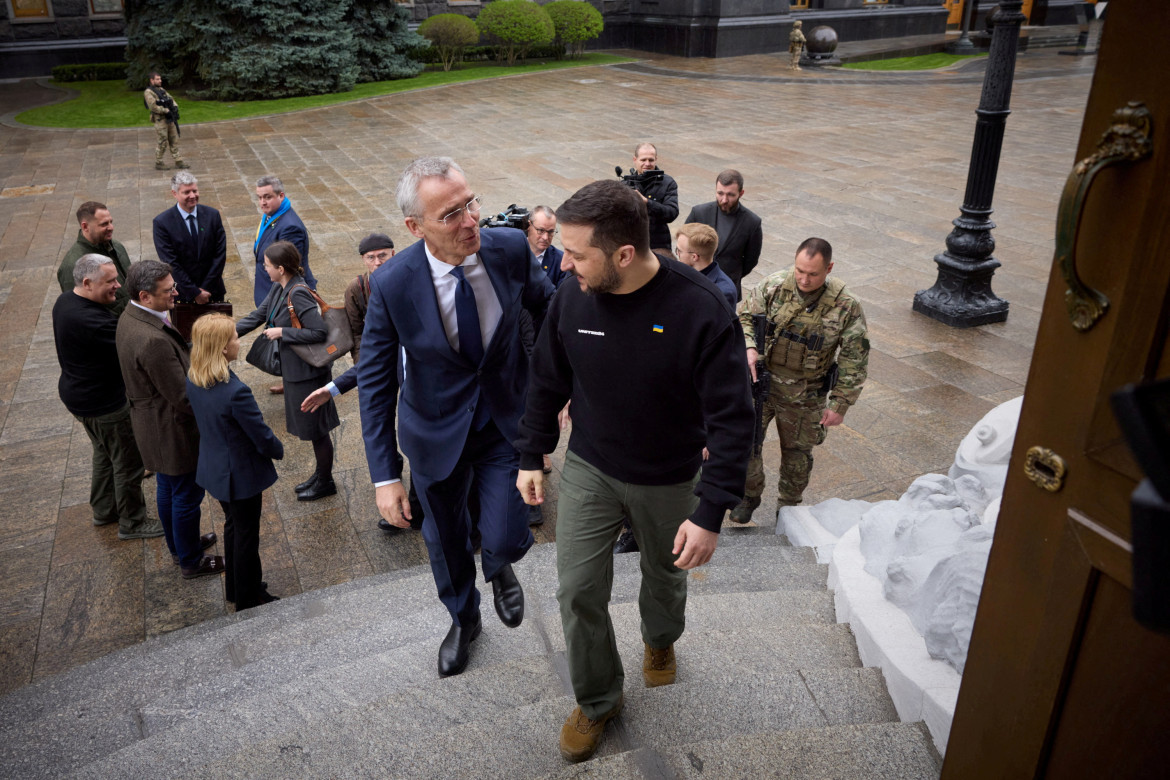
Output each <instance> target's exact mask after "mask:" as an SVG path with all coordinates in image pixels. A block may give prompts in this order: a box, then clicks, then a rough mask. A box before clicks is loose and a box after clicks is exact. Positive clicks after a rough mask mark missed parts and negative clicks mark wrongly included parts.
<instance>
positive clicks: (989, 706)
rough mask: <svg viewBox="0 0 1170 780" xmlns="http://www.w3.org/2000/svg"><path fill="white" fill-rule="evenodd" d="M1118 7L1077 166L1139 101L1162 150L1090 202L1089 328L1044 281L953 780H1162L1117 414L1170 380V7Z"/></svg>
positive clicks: (1163, 648) (1112, 176) (1129, 123)
mask: <svg viewBox="0 0 1170 780" xmlns="http://www.w3.org/2000/svg"><path fill="white" fill-rule="evenodd" d="M1110 5H1111V8H1110V16H1109V18H1108V20H1107V22H1106V24H1105V27H1104V29H1103V35H1102V41H1101V48H1100V54H1099V55H1098V62H1097V67H1096V72H1095V75H1094V78H1093V84H1092V92H1091V94H1090V97H1089V102H1088V107H1087V109H1086V114H1085V120H1084V125H1083V127H1082V130H1081V139H1080V143H1079V146H1078V149H1077V157H1076V159H1077V160H1085V158H1088V157H1089V156H1090V155H1092V154H1094V152H1095V151H1098V150H1099V148H1100V147H1099V146H1098V143H1099V141H1100V140H1101V138H1102V135H1103V134H1104V133H1105V132H1106V130H1107V129H1109V128H1110V127H1111V125H1116V127H1117V130H1118V132H1117V134H1115V136H1114V140H1115V141H1117V142H1118V144H1119V146H1118V148H1122V147H1124V146H1125V144H1124V143H1122V141H1123V140H1124V139H1123V138H1122V136H1125V135H1127V134H1128V135H1129V137H1130V138H1131V140H1132V137H1133V135H1134V132H1136V130H1135V128H1137V126H1139V125H1141V124H1142V121H1143V120H1142V119H1141V109H1140V108H1139V107H1136V106H1131V107H1130V108H1129V109H1127V112H1128V113H1126V112H1123V113H1122V114H1119V115H1117V116H1115V112H1116V111H1117V110H1118V109H1124V108H1125V107H1126V105H1127V103H1129V102H1130V101H1139V102H1140V103H1142V104H1144V108H1145V109H1146V110H1148V112H1149V114H1148V129H1149V139H1150V141H1151V142H1152V144H1151V146H1150V151H1149V153H1148V154H1147V155H1146V156H1144V157H1143V158H1142V159H1139V160H1136V161H1131V162H1126V163H1118V164H1115V165H1109V166H1107V167H1104V168H1102V169H1101V171H1100V172H1099V173H1097V175H1096V176H1095V177H1094V181H1093V183H1092V184H1091V186H1090V188H1089V190H1088V192H1087V196H1086V197H1085V198H1084V211H1083V215H1082V217H1081V220H1080V224H1079V228H1078V230H1077V231H1076V240H1075V243H1074V244H1072V246H1073V247H1074V251H1073V257H1074V258H1075V268H1076V274H1077V278H1079V280H1080V281H1081V282H1082V283H1083V284H1084V285H1085V286H1086V287H1087V288H1092V289H1095V290H1096V291H1099V293H1100V294H1101V295H1103V296H1104V298H1106V299H1107V300H1108V307H1107V308H1106V309H1105V311H1104V314H1103V316H1101V317H1100V318H1099V319H1098V320H1097V321H1096V322H1095V323H1094V324H1092V325H1091V327H1088V328H1087V329H1083V330H1079V329H1077V328H1076V327H1074V325H1073V323H1072V320H1071V318H1070V313H1069V308H1068V306H1067V305H1066V290H1068V289H1069V283H1068V282H1067V281H1066V278H1065V276H1064V274H1063V273H1062V270H1061V267H1060V266H1059V265H1058V264H1056V263H1054V267H1053V269H1052V275H1051V278H1050V280H1049V286H1048V292H1047V296H1046V299H1045V305H1044V313H1043V317H1042V319H1041V322H1040V326H1039V332H1038V335H1037V339H1036V349H1035V352H1034V356H1033V361H1032V367H1031V372H1030V374H1029V377H1028V385H1027V389H1026V391H1025V394H1024V406H1023V411H1022V414H1021V418H1020V425H1019V428H1018V431H1017V433H1016V439H1015V447H1014V450H1013V452H1012V460H1011V466H1010V469H1009V472H1008V481H1007V484H1006V486H1005V490H1004V498H1003V506H1002V510H1001V512H1000V516H999V523H998V526H997V530H996V536H995V542H994V545H993V547H992V550H991V556H990V559H989V561H988V566H987V574H986V578H985V580H984V584H983V593H982V597H981V600H980V603H979V609H978V613H977V616H976V620H975V627H974V631H973V634H972V639H971V650H970V655H969V657H968V661H967V666H966V671H965V673H964V675H963V683H962V688H961V689H960V692H959V698H958V704H957V709H956V713H955V719H954V724H953V727H952V730H951V735H950V739H949V742H948V747H947V755H946V760H945V763H944V767H943V773H942V775H943V777H944V778H979V779H980V780H983V778H1030V777H1053V778H1081V777H1085V778H1110V779H1112V778H1131V777H1132V778H1139V777H1141V778H1149V777H1166V776H1170V637H1167V636H1165V635H1162V634H1158V633H1155V632H1153V631H1150V630H1147V629H1146V628H1144V627H1143V626H1141V625H1140V624H1138V623H1137V622H1136V621H1135V620H1134V618H1133V617H1132V611H1131V610H1132V604H1131V591H1130V589H1131V587H1132V572H1131V555H1130V549H1131V548H1130V543H1129V540H1130V538H1131V535H1130V516H1129V496H1130V493H1131V491H1132V490H1133V488H1134V487H1135V485H1136V483H1137V481H1138V480H1139V479H1140V477H1141V474H1140V470H1139V469H1138V467H1137V465H1136V463H1135V462H1134V461H1133V459H1132V458H1131V456H1130V454H1129V452H1128V450H1127V448H1126V447H1125V445H1124V443H1123V442H1122V439H1121V436H1120V433H1119V430H1118V427H1117V424H1116V422H1115V421H1114V418H1113V415H1112V414H1111V411H1110V408H1109V395H1110V393H1111V392H1113V391H1114V390H1115V389H1117V388H1119V387H1120V386H1122V385H1124V384H1126V383H1129V382H1139V381H1142V380H1148V379H1154V378H1160V377H1166V376H1170V349H1168V348H1167V331H1168V320H1170V186H1168V185H1167V182H1170V86H1168V84H1167V74H1170V47H1167V46H1166V45H1165V40H1164V36H1165V31H1166V30H1168V29H1170V3H1166V2H1132V1H1131V2H1116V3H1111V4H1110ZM1137 129H1140V128H1137ZM1009 132H1010V120H1009ZM1102 154H1105V155H1106V156H1108V150H1106V151H1105V152H1102ZM1073 162H1074V161H1073V160H1069V167H1070V169H1071V168H1072V165H1073ZM1092 163H1093V161H1092V160H1090V161H1089V164H1088V165H1087V166H1086V169H1091V168H1092V167H1093V165H1092ZM1066 191H1067V188H1066ZM1067 214H1068V212H1067V211H1064V210H1062V215H1061V217H1060V218H1059V219H1061V220H1063V219H1065V218H1066V215H1067ZM1058 243H1060V242H1059V241H1058ZM1057 254H1058V256H1059V255H1060V254H1061V250H1060V248H1059V247H1058V251H1057ZM1000 259H1001V260H1003V262H1004V263H1005V265H1010V263H1011V257H1010V253H1009V252H1004V255H1003V256H1002V257H1001V258H1000ZM1009 297H1010V296H1009ZM1033 448H1043V449H1046V450H1048V451H1050V452H1051V453H1054V455H1055V456H1056V457H1055V458H1051V459H1048V458H1047V457H1042V458H1041V462H1040V465H1039V466H1038V467H1035V468H1033V469H1032V470H1031V473H1032V474H1033V475H1035V476H1036V478H1037V479H1038V480H1040V481H1041V482H1043V481H1045V480H1046V479H1049V480H1051V479H1052V478H1054V477H1055V476H1056V475H1057V472H1060V471H1061V470H1062V464H1063V472H1064V473H1063V477H1062V480H1061V485H1060V487H1059V489H1058V490H1057V491H1055V492H1052V491H1050V490H1047V489H1044V488H1043V487H1041V486H1039V485H1038V484H1036V483H1034V482H1033V481H1032V479H1031V478H1030V477H1029V476H1028V473H1027V471H1026V456H1027V454H1028V453H1029V451H1031V452H1032V453H1033V457H1036V454H1037V453H1039V454H1040V455H1043V452H1042V451H1041V450H1039V449H1033ZM1057 458H1058V459H1059V460H1058V459H1057ZM1045 462H1047V464H1048V465H1044V463H1045Z"/></svg>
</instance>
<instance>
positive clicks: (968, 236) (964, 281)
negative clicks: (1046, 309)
mask: <svg viewBox="0 0 1170 780" xmlns="http://www.w3.org/2000/svg"><path fill="white" fill-rule="evenodd" d="M1022 5H1023V0H1002V1H1001V2H1000V4H999V10H998V12H997V13H996V15H995V29H994V30H993V31H992V34H991V52H990V54H989V56H988V58H987V70H986V72H985V73H984V76H983V94H982V95H981V97H980V99H979V108H977V109H976V110H975V114H976V116H977V117H978V119H977V120H976V121H975V140H974V142H973V144H972V146H971V163H970V165H969V166H968V168H967V192H966V194H965V195H964V196H963V205H962V206H960V207H959V212H960V213H959V217H958V219H956V220H955V221H954V222H952V223H951V224H953V225H954V226H955V229H954V230H952V231H951V233H950V235H948V236H947V239H946V245H947V250H946V251H945V252H943V253H942V254H939V255H935V258H934V262H935V263H936V264H938V280H937V281H936V282H935V283H934V286H933V287H931V288H930V289H929V290H919V291H918V292H917V293H915V295H914V311H917V312H921V313H922V314H925V315H926V316H928V317H931V318H933V319H936V320H938V321H939V322H943V323H946V324H947V325H952V326H954V327H957V328H970V327H973V326H975V325H986V324H988V323H991V322H1003V321H1004V320H1006V319H1007V313H1008V302H1007V301H1005V300H1003V299H1002V298H999V297H997V296H996V295H995V293H993V292H992V291H991V277H992V275H994V274H995V269H996V268H999V265H1000V263H999V261H998V260H996V259H995V258H994V257H992V256H991V253H992V252H994V251H995V239H994V238H992V236H991V231H992V229H993V228H994V227H995V223H994V222H992V221H991V219H990V217H991V211H992V209H991V199H992V196H993V195H994V194H995V177H996V174H997V173H998V171H999V153H1000V150H1001V149H1002V148H1003V133H1004V125H1005V123H1006V121H1007V117H1008V114H1010V113H1011V109H1010V108H1009V105H1010V103H1011V96H1012V79H1013V78H1014V76H1015V71H1016V47H1017V45H1018V43H1019V35H1020V24H1021V23H1023V21H1024V19H1025V17H1024V15H1023V14H1022V13H1020V6H1022Z"/></svg>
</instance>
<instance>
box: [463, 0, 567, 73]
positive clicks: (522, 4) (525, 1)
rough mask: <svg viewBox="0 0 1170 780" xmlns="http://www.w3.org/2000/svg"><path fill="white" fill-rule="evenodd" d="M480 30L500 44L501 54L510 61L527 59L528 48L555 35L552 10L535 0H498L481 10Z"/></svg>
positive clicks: (545, 41)
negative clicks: (548, 10) (545, 8)
mask: <svg viewBox="0 0 1170 780" xmlns="http://www.w3.org/2000/svg"><path fill="white" fill-rule="evenodd" d="M475 24H476V26H478V27H479V31H480V32H481V33H483V34H484V36H485V37H486V38H487V39H488V40H489V41H491V42H493V43H498V44H499V46H500V55H501V57H502V58H503V59H505V60H506V61H507V63H508V64H509V65H512V64H514V63H515V62H516V58H517V57H519V58H520V59H524V57H525V55H526V54H527V53H528V50H529V49H530V48H531V47H532V46H534V45H539V44H545V43H550V42H551V41H552V39H553V34H554V30H553V23H552V19H550V18H549V16H548V13H547V12H546V11H545V10H544V9H543V8H541V7H540V6H539V5H537V4H536V3H534V2H532V0H495V2H492V3H488V4H487V5H486V6H484V8H483V10H482V11H480V12H479V17H478V18H477V19H476V20H475Z"/></svg>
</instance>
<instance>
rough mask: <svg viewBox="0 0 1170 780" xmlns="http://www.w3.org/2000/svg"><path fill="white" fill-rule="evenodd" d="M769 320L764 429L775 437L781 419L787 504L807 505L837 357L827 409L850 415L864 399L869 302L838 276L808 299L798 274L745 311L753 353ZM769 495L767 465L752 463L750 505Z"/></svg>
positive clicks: (747, 302)
mask: <svg viewBox="0 0 1170 780" xmlns="http://www.w3.org/2000/svg"><path fill="white" fill-rule="evenodd" d="M764 313H766V314H767V315H768V318H769V319H771V320H772V322H774V323H775V324H776V327H775V330H774V331H773V334H772V338H771V343H769V344H767V345H766V346H765V353H764V355H763V356H762V357H764V358H765V361H766V365H767V367H768V370H769V371H771V372H772V382H771V387H770V388H769V391H768V399H767V401H766V402H765V404H764V410H763V421H762V422H763V427H764V430H765V431H767V429H768V425H769V424H770V423H771V422H772V420H773V419H775V420H776V429H777V431H778V433H779V434H780V457H781V460H780V479H779V485H778V487H779V491H780V496H779V505H780V506H793V505H795V504H799V503H800V500H801V496H802V495H803V494H804V489H805V487H806V486H807V485H808V478H809V474H810V473H811V472H812V465H813V457H812V448H813V447H815V446H816V445H818V444H820V443H821V442H823V441H824V440H825V426H823V425H821V415H822V413H823V412H824V409H825V407H826V403H825V400H826V396H825V394H824V393H823V392H822V391H821V386H822V384H823V382H824V380H825V376H826V375H827V374H828V373H829V370H830V369H831V368H832V365H833V359H834V356H835V357H836V361H837V365H838V369H839V371H840V376H839V378H838V380H837V384H836V386H835V387H834V388H833V390H832V391H831V392H830V393H829V394H828V404H827V406H828V408H829V409H832V410H833V411H835V412H837V413H838V414H841V415H843V414H845V412H846V411H848V409H849V407H850V406H852V405H853V404H854V403H856V402H857V397H858V396H859V395H861V386H862V384H864V382H865V377H866V372H867V366H868V363H869V338H868V337H867V336H866V329H865V315H864V314H863V313H862V311H861V303H860V302H858V300H857V299H856V298H854V297H853V295H852V294H851V293H850V292H849V291H848V290H847V289H845V283H844V282H842V281H841V280H839V279H837V278H835V277H832V276H830V277H828V279H827V280H826V281H825V284H824V286H823V287H821V289H819V290H817V291H816V292H813V293H809V294H808V295H805V294H803V293H801V292H800V290H798V289H797V287H796V278H795V276H794V274H793V272H792V269H791V268H790V269H787V270H785V271H781V272H779V273H776V274H772V275H771V276H769V277H768V278H767V279H764V281H762V282H760V284H759V285H758V286H757V287H756V288H755V289H754V290H752V291H751V293H749V294H748V296H747V297H745V298H744V300H743V302H742V303H741V304H740V306H739V320H740V323H741V324H742V325H743V331H744V336H745V337H746V339H747V346H748V347H754V346H755V345H756V339H755V328H754V326H753V324H752V315H753V314H764ZM838 350H840V351H839V352H838ZM763 492H764V467H763V462H762V460H761V459H760V458H759V457H753V458H752V459H751V461H750V462H749V464H748V476H747V490H746V496H745V498H744V502H745V504H746V505H748V506H751V507H752V508H754V507H755V506H758V505H759V497H760V495H761V494H762V493H763ZM744 522H746V520H745V521H744Z"/></svg>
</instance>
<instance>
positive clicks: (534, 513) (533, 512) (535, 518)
mask: <svg viewBox="0 0 1170 780" xmlns="http://www.w3.org/2000/svg"><path fill="white" fill-rule="evenodd" d="M528 524H529V525H544V512H543V511H542V510H541V507H540V504H535V505H533V504H529V505H528Z"/></svg>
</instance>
